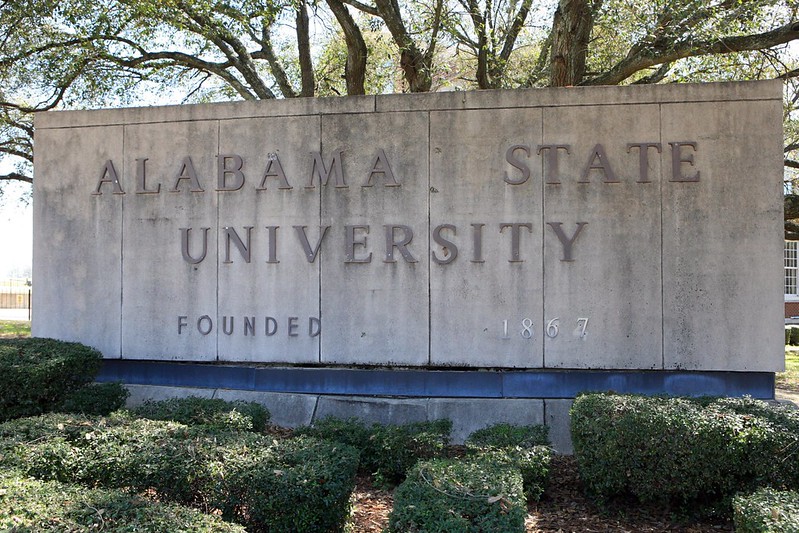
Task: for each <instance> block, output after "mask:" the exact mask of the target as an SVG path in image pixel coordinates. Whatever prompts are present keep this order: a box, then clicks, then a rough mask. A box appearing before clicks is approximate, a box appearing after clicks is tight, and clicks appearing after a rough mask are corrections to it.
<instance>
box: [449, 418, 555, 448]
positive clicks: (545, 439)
mask: <svg viewBox="0 0 799 533" xmlns="http://www.w3.org/2000/svg"><path fill="white" fill-rule="evenodd" d="M465 444H466V447H467V448H471V449H478V450H484V449H487V448H507V447H513V446H519V447H520V448H533V447H535V446H549V428H548V427H547V426H545V425H543V424H535V425H532V426H514V425H512V424H495V425H493V426H488V427H484V428H482V429H478V430H477V431H475V432H474V433H472V434H471V435H469V436H468V437H467V438H466V443H465Z"/></svg>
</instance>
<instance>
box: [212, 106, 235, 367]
mask: <svg viewBox="0 0 799 533" xmlns="http://www.w3.org/2000/svg"><path fill="white" fill-rule="evenodd" d="M221 144H222V121H221V120H217V121H216V156H217V157H219V151H220V149H221ZM219 200H220V196H219V194H217V195H216V320H217V323H218V322H219ZM220 325H221V324H220ZM220 329H221V328H219V327H217V328H216V358H215V359H216V361H219V330H220ZM231 331H232V330H231Z"/></svg>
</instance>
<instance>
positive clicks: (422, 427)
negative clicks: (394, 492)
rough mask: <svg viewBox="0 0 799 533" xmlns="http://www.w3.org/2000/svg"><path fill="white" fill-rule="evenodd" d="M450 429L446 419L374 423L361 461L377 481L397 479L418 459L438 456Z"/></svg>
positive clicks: (386, 482) (450, 423)
mask: <svg viewBox="0 0 799 533" xmlns="http://www.w3.org/2000/svg"><path fill="white" fill-rule="evenodd" d="M451 431H452V422H451V421H450V420H446V419H443V420H433V421H430V422H417V423H414V424H405V425H402V426H397V425H391V424H388V425H381V424H375V425H374V426H372V435H371V437H370V438H369V446H368V447H367V449H366V450H365V451H364V455H363V459H362V461H363V463H364V466H365V467H366V468H369V470H370V471H371V472H374V476H375V481H376V482H377V483H378V484H382V485H393V484H396V483H399V482H401V481H402V480H403V479H405V476H406V475H407V473H408V470H410V469H411V468H412V467H413V465H415V464H416V463H417V462H418V461H420V460H422V459H431V458H434V457H440V456H442V455H443V454H444V448H445V447H446V446H447V444H448V443H449V434H450V432H451Z"/></svg>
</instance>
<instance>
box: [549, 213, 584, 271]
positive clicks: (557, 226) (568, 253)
mask: <svg viewBox="0 0 799 533" xmlns="http://www.w3.org/2000/svg"><path fill="white" fill-rule="evenodd" d="M562 225H563V223H562V222H547V226H549V227H550V228H552V231H554V232H555V235H557V237H558V240H559V241H560V244H561V245H562V246H563V257H562V258H561V261H566V262H571V261H574V254H573V251H572V247H573V245H574V241H576V240H577V237H579V236H580V233H581V232H582V231H583V228H584V227H585V226H587V225H588V222H578V223H577V229H576V230H575V231H574V235H572V236H571V237H567V236H566V234H565V233H564V232H563V228H562V227H561V226H562Z"/></svg>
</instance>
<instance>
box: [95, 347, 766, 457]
mask: <svg viewBox="0 0 799 533" xmlns="http://www.w3.org/2000/svg"><path fill="white" fill-rule="evenodd" d="M97 380H98V381H100V382H109V381H121V382H123V383H125V384H127V386H128V388H129V390H130V391H131V397H130V399H129V405H137V404H139V403H141V402H144V401H146V400H151V399H154V400H159V399H166V398H172V397H185V396H200V397H207V398H222V399H225V400H244V401H253V402H258V403H260V404H262V405H264V406H266V407H267V408H268V409H269V410H270V412H271V413H272V420H273V422H274V423H275V424H277V425H280V426H284V427H297V426H301V425H307V424H312V423H313V422H314V421H316V420H320V419H322V418H325V417H327V416H335V417H338V418H349V417H357V418H360V419H362V420H364V421H365V422H367V423H373V422H378V423H382V424H389V423H391V424H404V423H409V422H419V421H423V420H436V419H439V418H448V419H450V420H452V423H453V431H452V440H453V442H454V443H462V442H463V441H464V440H465V439H466V437H468V436H469V434H471V433H472V432H473V431H475V430H477V429H480V428H483V427H486V426H489V425H492V424H497V423H500V422H505V423H510V424H517V425H527V424H542V423H545V424H547V425H548V426H549V428H550V438H551V440H552V444H553V447H554V448H555V450H556V451H557V452H558V453H565V454H569V453H572V444H571V436H570V434H569V408H570V407H571V404H572V401H573V399H574V397H575V396H576V395H577V394H579V393H580V392H584V391H615V392H620V393H638V394H669V395H675V396H703V395H712V396H743V395H749V396H753V397H755V398H761V399H773V398H774V374H771V373H764V372H665V371H639V372H625V371H550V370H528V371H502V370H492V371H488V370H485V371H460V370H390V369H372V370H367V369H350V368H291V367H288V368H287V367H255V366H232V365H203V364H184V363H164V362H151V361H117V360H108V361H105V362H104V364H103V368H102V370H101V372H100V374H99V376H98V379H97Z"/></svg>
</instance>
